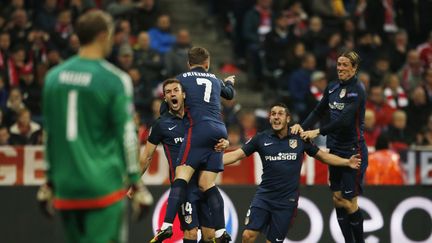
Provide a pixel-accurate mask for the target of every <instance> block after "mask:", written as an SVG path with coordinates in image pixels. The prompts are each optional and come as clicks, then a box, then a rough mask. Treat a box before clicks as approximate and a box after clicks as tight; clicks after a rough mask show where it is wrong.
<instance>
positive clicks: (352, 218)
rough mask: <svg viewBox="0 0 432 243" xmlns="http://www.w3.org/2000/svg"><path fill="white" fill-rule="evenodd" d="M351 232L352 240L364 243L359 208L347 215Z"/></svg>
mask: <svg viewBox="0 0 432 243" xmlns="http://www.w3.org/2000/svg"><path fill="white" fill-rule="evenodd" d="M348 218H349V222H350V226H351V230H352V232H353V234H354V239H355V241H356V242H357V243H364V242H365V241H364V238H363V214H362V212H361V211H360V208H359V209H357V211H355V212H354V213H352V214H349V215H348Z"/></svg>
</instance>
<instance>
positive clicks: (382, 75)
mask: <svg viewBox="0 0 432 243" xmlns="http://www.w3.org/2000/svg"><path fill="white" fill-rule="evenodd" d="M370 75H371V82H372V83H371V86H377V85H385V80H386V79H387V78H388V77H387V76H388V75H390V60H389V59H388V58H387V57H386V56H379V57H377V58H376V59H375V63H374V66H373V68H372V70H371V72H370Z"/></svg>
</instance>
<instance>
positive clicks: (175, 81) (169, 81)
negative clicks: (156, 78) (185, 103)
mask: <svg viewBox="0 0 432 243" xmlns="http://www.w3.org/2000/svg"><path fill="white" fill-rule="evenodd" d="M168 84H180V87H181V90H182V92H184V91H183V86H182V85H181V83H180V80H178V79H175V78H169V79H167V80H165V81H164V82H163V83H162V92H163V93H164V94H165V86H167V85H168Z"/></svg>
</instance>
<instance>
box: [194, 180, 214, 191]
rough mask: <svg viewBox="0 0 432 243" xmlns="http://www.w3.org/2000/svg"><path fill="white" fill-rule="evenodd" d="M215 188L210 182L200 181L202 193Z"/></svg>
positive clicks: (199, 185)
mask: <svg viewBox="0 0 432 243" xmlns="http://www.w3.org/2000/svg"><path fill="white" fill-rule="evenodd" d="M213 186H215V184H214V182H208V181H206V180H200V181H199V183H198V187H199V189H200V191H202V192H205V191H207V190H208V189H210V188H212V187H213Z"/></svg>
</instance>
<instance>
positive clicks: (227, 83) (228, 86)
mask: <svg viewBox="0 0 432 243" xmlns="http://www.w3.org/2000/svg"><path fill="white" fill-rule="evenodd" d="M221 83H222V86H221V94H220V96H221V97H222V98H225V99H227V100H232V99H233V98H234V95H235V91H234V83H235V76H234V75H232V76H229V77H227V78H225V80H224V81H223V82H221Z"/></svg>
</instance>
